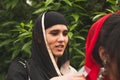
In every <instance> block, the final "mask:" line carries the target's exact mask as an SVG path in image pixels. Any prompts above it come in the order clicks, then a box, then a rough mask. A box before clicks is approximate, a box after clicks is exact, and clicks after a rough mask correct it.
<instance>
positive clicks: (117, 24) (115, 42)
mask: <svg viewBox="0 0 120 80" xmlns="http://www.w3.org/2000/svg"><path fill="white" fill-rule="evenodd" d="M100 46H102V47H104V49H105V51H106V54H108V55H109V57H110V59H111V60H113V59H116V64H117V67H118V71H119V74H120V69H119V68H120V14H113V15H112V16H110V17H109V18H108V19H107V20H106V21H105V22H104V24H103V27H102V29H101V32H100V35H99V37H98V40H97V42H96V44H95V47H94V49H93V58H94V59H95V60H96V61H97V62H98V63H99V64H101V65H102V64H103V63H102V61H101V59H100V57H99V54H98V49H99V47H100Z"/></svg>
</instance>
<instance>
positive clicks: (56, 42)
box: [46, 24, 68, 57]
mask: <svg viewBox="0 0 120 80" xmlns="http://www.w3.org/2000/svg"><path fill="white" fill-rule="evenodd" d="M46 39H47V42H48V45H49V47H50V49H51V51H52V53H53V55H54V56H55V57H60V56H62V55H63V53H64V50H65V48H66V46H67V43H68V29H67V26H65V25H61V24H59V25H54V26H52V27H50V28H47V29H46Z"/></svg>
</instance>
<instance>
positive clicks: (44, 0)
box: [0, 0, 120, 80]
mask: <svg viewBox="0 0 120 80" xmlns="http://www.w3.org/2000/svg"><path fill="white" fill-rule="evenodd" d="M28 1H29V2H28ZM118 9H120V1H119V0H12V1H11V0H0V24H1V25H0V53H1V54H0V80H5V76H6V73H7V70H8V67H9V65H10V62H11V61H12V60H13V59H15V58H16V57H24V58H28V57H30V55H31V51H30V48H31V37H32V33H31V31H32V27H33V23H34V21H35V19H36V18H37V17H38V15H39V14H41V13H42V12H43V11H46V10H55V11H58V12H61V13H62V14H64V16H65V17H66V19H67V21H68V23H69V25H68V28H69V33H68V35H69V39H70V41H69V45H70V46H69V47H70V49H69V51H70V55H71V58H70V60H71V65H72V66H74V67H75V68H76V69H79V68H81V66H82V65H83V64H84V58H85V40H86V35H87V32H88V29H89V27H90V25H91V24H92V23H93V22H94V21H96V20H97V19H99V18H100V17H101V16H103V15H105V14H106V13H113V12H115V11H117V10H118Z"/></svg>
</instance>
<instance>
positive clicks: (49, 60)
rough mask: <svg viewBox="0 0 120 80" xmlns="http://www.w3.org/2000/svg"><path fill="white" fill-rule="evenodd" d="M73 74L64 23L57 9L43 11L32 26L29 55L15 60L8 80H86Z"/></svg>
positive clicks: (66, 30) (65, 24) (74, 71)
mask: <svg viewBox="0 0 120 80" xmlns="http://www.w3.org/2000/svg"><path fill="white" fill-rule="evenodd" d="M12 71H14V72H12ZM74 73H76V70H75V69H74V68H73V67H71V66H70V65H69V53H68V28H67V22H66V20H65V18H64V16H63V15H62V14H60V13H58V12H55V11H47V12H44V13H43V14H41V15H40V16H39V17H38V19H37V20H36V23H35V26H34V28H33V38H32V55H31V58H30V59H29V60H28V61H23V60H20V59H18V60H16V61H14V62H13V63H12V65H11V66H10V68H9V71H8V76H7V80H28V79H29V80H76V79H77V80H85V79H84V76H83V75H81V74H74Z"/></svg>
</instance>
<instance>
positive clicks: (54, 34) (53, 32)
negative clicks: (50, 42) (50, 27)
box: [51, 30, 59, 36]
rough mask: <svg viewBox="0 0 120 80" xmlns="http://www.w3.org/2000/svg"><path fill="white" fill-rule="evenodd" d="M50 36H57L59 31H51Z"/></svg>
mask: <svg viewBox="0 0 120 80" xmlns="http://www.w3.org/2000/svg"><path fill="white" fill-rule="evenodd" d="M51 34H52V35H53V36H56V35H57V34H59V31H57V30H54V31H51Z"/></svg>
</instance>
